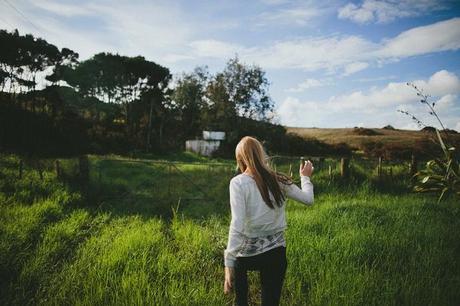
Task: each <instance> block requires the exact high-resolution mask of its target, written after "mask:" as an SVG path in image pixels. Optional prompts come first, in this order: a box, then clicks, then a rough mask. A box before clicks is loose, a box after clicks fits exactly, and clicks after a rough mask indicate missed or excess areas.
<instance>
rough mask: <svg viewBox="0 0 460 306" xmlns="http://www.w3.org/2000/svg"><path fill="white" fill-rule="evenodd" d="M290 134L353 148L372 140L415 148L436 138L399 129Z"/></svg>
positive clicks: (316, 130) (459, 136) (298, 131)
mask: <svg viewBox="0 0 460 306" xmlns="http://www.w3.org/2000/svg"><path fill="white" fill-rule="evenodd" d="M286 129H287V131H288V132H291V133H295V134H298V135H300V136H303V137H307V138H308V137H315V138H317V139H319V140H321V141H324V142H326V143H330V144H336V143H340V142H344V143H346V144H348V145H350V146H351V147H354V148H360V147H361V146H362V144H363V142H366V141H369V140H372V141H380V142H382V143H384V144H386V143H391V144H395V145H405V146H414V145H415V144H416V142H417V141H420V140H423V139H426V138H429V137H430V136H435V135H434V134H432V133H428V132H423V131H413V130H399V129H394V130H393V129H380V128H372V129H366V130H371V131H373V132H374V133H373V134H374V135H362V133H359V131H357V129H354V128H297V127H286ZM451 137H452V138H453V139H455V140H456V141H460V134H452V136H451Z"/></svg>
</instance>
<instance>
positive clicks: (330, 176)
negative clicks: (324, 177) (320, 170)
mask: <svg viewBox="0 0 460 306" xmlns="http://www.w3.org/2000/svg"><path fill="white" fill-rule="evenodd" d="M328 174H329V181H332V165H329V172H328Z"/></svg>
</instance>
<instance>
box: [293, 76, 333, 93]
mask: <svg viewBox="0 0 460 306" xmlns="http://www.w3.org/2000/svg"><path fill="white" fill-rule="evenodd" d="M331 84H332V81H331V79H322V80H318V79H306V80H305V81H303V82H301V83H300V84H298V85H297V86H296V87H292V88H289V89H286V92H303V91H305V90H307V89H309V88H314V87H322V86H326V85H331Z"/></svg>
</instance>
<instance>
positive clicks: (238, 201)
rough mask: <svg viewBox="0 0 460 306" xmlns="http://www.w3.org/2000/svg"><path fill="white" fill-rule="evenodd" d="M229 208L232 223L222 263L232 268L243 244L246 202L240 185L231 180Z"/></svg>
mask: <svg viewBox="0 0 460 306" xmlns="http://www.w3.org/2000/svg"><path fill="white" fill-rule="evenodd" d="M229 188H230V208H231V211H232V221H231V222H230V229H229V233H228V243H227V249H225V251H224V261H225V266H226V267H234V266H235V262H236V254H237V253H238V252H239V250H240V248H241V247H242V246H243V243H244V235H243V230H244V224H245V217H246V200H245V195H244V190H243V188H242V186H241V183H240V182H239V181H238V180H236V179H235V178H233V179H232V180H231V181H230V187H229Z"/></svg>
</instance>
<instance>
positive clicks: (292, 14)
mask: <svg viewBox="0 0 460 306" xmlns="http://www.w3.org/2000/svg"><path fill="white" fill-rule="evenodd" d="M321 12H322V11H321V10H320V9H318V8H316V7H295V8H287V9H280V10H278V11H269V12H264V13H262V14H260V15H259V16H257V17H256V18H255V20H256V25H257V26H267V25H273V24H278V25H279V24H282V25H283V24H284V25H291V24H294V25H299V26H304V25H307V24H308V23H309V22H310V21H311V20H312V19H313V18H316V17H318V16H320V15H321Z"/></svg>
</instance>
